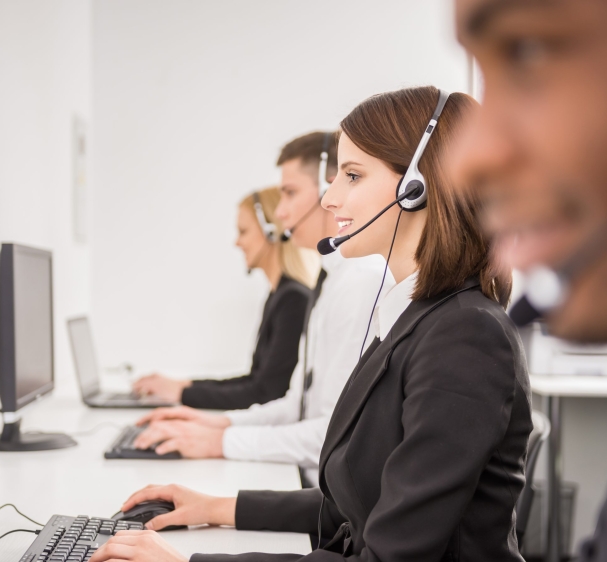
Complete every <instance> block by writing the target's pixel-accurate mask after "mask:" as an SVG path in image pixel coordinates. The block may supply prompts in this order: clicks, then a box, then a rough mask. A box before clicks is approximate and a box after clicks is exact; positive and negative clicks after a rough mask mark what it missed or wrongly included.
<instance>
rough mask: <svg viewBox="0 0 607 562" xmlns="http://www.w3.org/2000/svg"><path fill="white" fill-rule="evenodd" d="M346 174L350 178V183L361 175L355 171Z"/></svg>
mask: <svg viewBox="0 0 607 562" xmlns="http://www.w3.org/2000/svg"><path fill="white" fill-rule="evenodd" d="M346 176H348V177H349V178H350V183H353V182H355V181H356V180H357V179H358V178H360V176H359V175H358V174H355V173H354V172H348V173H347V174H346Z"/></svg>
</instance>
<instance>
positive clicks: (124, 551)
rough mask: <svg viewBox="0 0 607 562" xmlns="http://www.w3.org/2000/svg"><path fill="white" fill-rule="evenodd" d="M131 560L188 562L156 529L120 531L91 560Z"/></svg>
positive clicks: (132, 561) (135, 561) (131, 561)
mask: <svg viewBox="0 0 607 562" xmlns="http://www.w3.org/2000/svg"><path fill="white" fill-rule="evenodd" d="M108 560H112V561H114V560H129V561H130V562H150V560H153V561H154V562H188V559H187V558H186V557H185V556H183V555H181V554H180V553H179V552H177V551H176V550H175V549H174V548H173V547H172V546H171V545H170V544H169V543H167V542H166V541H165V540H164V539H163V538H161V537H160V535H159V534H158V533H155V532H154V531H120V532H118V533H116V535H114V536H113V537H112V538H111V539H110V540H109V541H108V542H106V543H105V544H104V545H103V546H102V547H101V548H100V549H99V550H98V551H97V552H95V554H93V556H92V557H91V560H90V562H106V561H108Z"/></svg>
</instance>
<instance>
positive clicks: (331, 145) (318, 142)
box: [276, 131, 337, 179]
mask: <svg viewBox="0 0 607 562" xmlns="http://www.w3.org/2000/svg"><path fill="white" fill-rule="evenodd" d="M323 150H326V151H327V155H328V158H327V175H328V176H334V175H335V173H336V172H337V133H335V132H334V131H327V132H322V131H316V132H314V133H308V134H307V135H303V136H302V137H297V138H296V139H293V140H292V141H290V142H288V143H287V144H285V145H284V146H283V147H282V150H281V151H280V155H279V156H278V160H277V161H276V165H277V166H282V165H283V164H284V163H285V162H289V161H290V160H297V159H298V158H300V159H301V163H302V164H303V165H304V166H309V167H311V168H313V175H314V179H316V178H317V177H318V167H319V165H320V153H321V152H322V151H323Z"/></svg>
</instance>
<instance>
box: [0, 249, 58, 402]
mask: <svg viewBox="0 0 607 562" xmlns="http://www.w3.org/2000/svg"><path fill="white" fill-rule="evenodd" d="M18 255H33V256H36V257H41V258H45V259H48V261H49V265H50V279H49V282H50V294H51V300H50V321H51V380H50V382H48V383H46V384H44V385H43V386H41V387H39V388H37V389H36V390H35V391H33V392H30V393H29V394H26V395H25V396H22V397H21V398H19V399H17V373H16V341H15V267H14V265H15V258H16V257H17V256H18ZM53 300H54V299H53V255H52V253H51V252H50V251H48V250H43V249H40V248H34V247H31V246H24V245H22V244H14V243H4V244H2V247H1V250H0V398H1V400H2V411H3V412H5V413H6V412H16V411H18V410H20V409H22V408H24V407H25V406H27V405H28V404H30V403H32V402H34V401H35V400H37V399H38V398H40V397H42V396H44V395H45V394H48V393H49V392H51V391H52V390H53V389H54V387H55V340H54V337H55V336H54V331H55V330H54V322H55V319H54V306H53Z"/></svg>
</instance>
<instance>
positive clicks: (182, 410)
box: [137, 406, 232, 429]
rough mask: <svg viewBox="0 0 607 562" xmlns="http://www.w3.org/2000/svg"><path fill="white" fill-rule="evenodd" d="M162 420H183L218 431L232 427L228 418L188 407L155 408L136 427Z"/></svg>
mask: <svg viewBox="0 0 607 562" xmlns="http://www.w3.org/2000/svg"><path fill="white" fill-rule="evenodd" d="M162 420H183V421H189V422H194V423H197V424H199V425H204V426H206V427H216V428H218V429H225V428H226V427H228V426H230V425H232V422H231V421H230V418H228V416H221V415H217V414H209V413H208V412H201V411H200V410H196V409H194V408H190V407H189V406H177V407H175V408H156V409H155V410H153V411H152V412H150V413H149V414H146V415H145V416H143V417H142V418H140V419H139V420H138V421H137V425H145V424H146V423H152V422H155V421H162Z"/></svg>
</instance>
